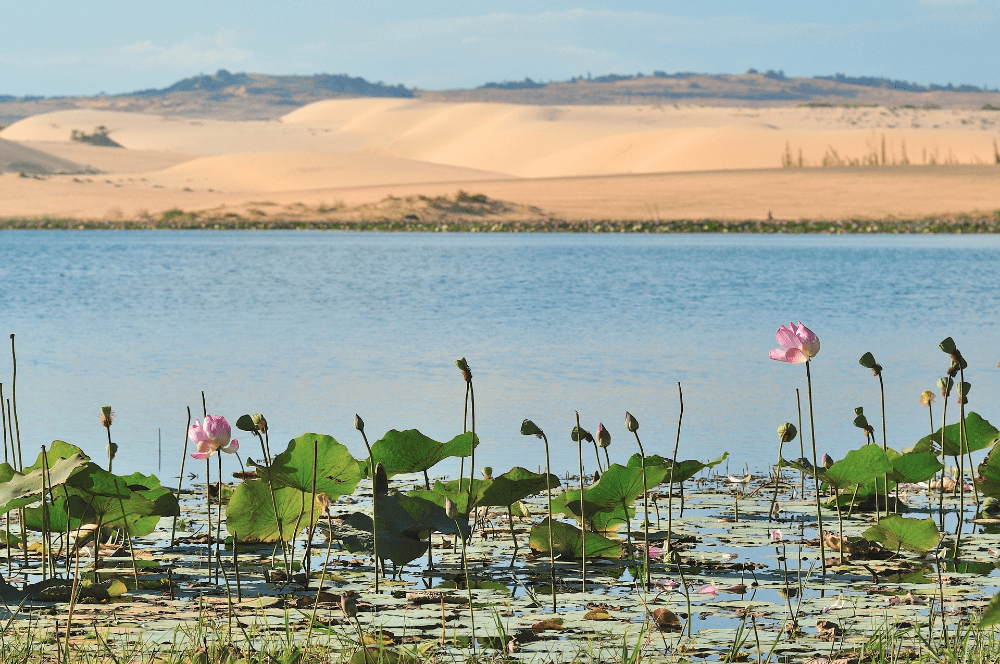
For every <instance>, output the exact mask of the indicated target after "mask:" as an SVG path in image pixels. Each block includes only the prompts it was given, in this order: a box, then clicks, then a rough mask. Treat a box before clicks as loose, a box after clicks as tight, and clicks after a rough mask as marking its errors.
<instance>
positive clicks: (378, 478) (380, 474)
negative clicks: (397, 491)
mask: <svg viewBox="0 0 1000 664" xmlns="http://www.w3.org/2000/svg"><path fill="white" fill-rule="evenodd" d="M372 485H373V487H374V488H373V490H374V492H375V493H376V494H378V495H382V496H384V495H385V494H387V493H389V476H388V475H386V472H385V466H383V465H382V462H379V463H377V464H375V479H374V480H372Z"/></svg>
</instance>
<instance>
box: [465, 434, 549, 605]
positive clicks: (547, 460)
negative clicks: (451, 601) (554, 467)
mask: <svg viewBox="0 0 1000 664" xmlns="http://www.w3.org/2000/svg"><path fill="white" fill-rule="evenodd" d="M542 440H543V441H545V493H546V495H547V496H548V507H549V520H548V526H549V578H550V581H551V583H552V613H556V611H557V609H556V554H555V547H554V546H553V544H552V480H551V477H552V474H551V472H552V471H551V466H550V464H549V439H548V437H547V436H546V435H545V434H544V433H542ZM463 543H464V540H463Z"/></svg>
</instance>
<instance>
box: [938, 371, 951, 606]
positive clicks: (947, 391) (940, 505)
mask: <svg viewBox="0 0 1000 664" xmlns="http://www.w3.org/2000/svg"><path fill="white" fill-rule="evenodd" d="M945 381H946V382H945V387H944V389H943V390H942V392H944V397H943V399H942V401H943V402H944V403H942V404H941V440H940V441H938V442H939V443H941V465H942V466H944V468H942V469H941V486H940V487H938V488H940V489H941V491H940V493H939V494H938V520H939V521H940V523H941V532H944V478H945V473H946V472H947V468H948V464H947V461H946V460H947V457H946V456H945V454H944V427H945V424H946V423H947V421H948V397H949V396H951V378H950V377H947V376H946V377H945ZM942 607H943V605H942Z"/></svg>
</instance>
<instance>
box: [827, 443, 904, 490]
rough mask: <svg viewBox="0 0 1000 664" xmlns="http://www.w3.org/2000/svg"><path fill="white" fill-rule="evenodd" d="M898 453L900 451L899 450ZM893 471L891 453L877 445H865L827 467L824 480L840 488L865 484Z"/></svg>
mask: <svg viewBox="0 0 1000 664" xmlns="http://www.w3.org/2000/svg"><path fill="white" fill-rule="evenodd" d="M897 454H898V452H897ZM890 472H892V463H891V462H890V461H889V455H888V454H886V452H885V451H884V450H883V449H882V448H881V447H879V446H877V445H863V446H862V447H861V448H860V449H857V450H851V451H850V452H848V453H847V456H846V457H844V458H843V459H841V460H840V461H838V462H836V463H835V464H833V466H831V467H830V468H827V470H826V473H824V475H823V481H824V482H826V483H827V484H829V485H830V486H834V487H837V488H838V489H846V488H848V487H853V486H855V485H858V484H865V483H867V482H870V481H872V480H874V479H875V478H877V477H881V476H882V475H885V474H886V473H890Z"/></svg>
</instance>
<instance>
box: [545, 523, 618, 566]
mask: <svg viewBox="0 0 1000 664" xmlns="http://www.w3.org/2000/svg"><path fill="white" fill-rule="evenodd" d="M548 523H549V520H548V519H545V520H544V521H542V522H540V523H536V524H535V525H533V526H532V527H531V532H530V533H529V534H528V546H529V547H531V549H532V550H533V551H538V552H540V553H548V551H549V529H548ZM583 537H584V533H583V531H582V530H580V529H579V528H577V527H576V526H572V525H570V524H568V523H563V522H562V521H552V548H553V550H554V551H553V552H554V553H555V555H557V556H559V557H565V558H570V559H573V560H578V559H579V558H581V557H582V556H583ZM586 538H587V557H588V558H621V557H622V545H621V543H620V542H615V541H612V540H610V539H608V538H607V537H604V536H602V535H598V534H597V533H587V534H586Z"/></svg>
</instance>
